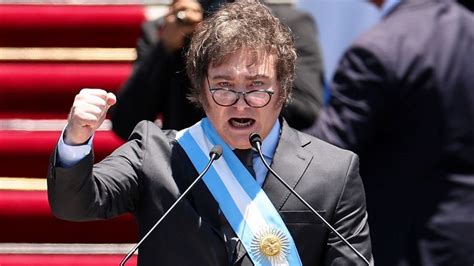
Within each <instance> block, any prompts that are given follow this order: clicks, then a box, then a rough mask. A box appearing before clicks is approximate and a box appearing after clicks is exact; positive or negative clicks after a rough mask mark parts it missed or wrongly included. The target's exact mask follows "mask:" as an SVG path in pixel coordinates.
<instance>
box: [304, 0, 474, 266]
mask: <svg viewBox="0 0 474 266" xmlns="http://www.w3.org/2000/svg"><path fill="white" fill-rule="evenodd" d="M374 2H375V1H374ZM376 2H377V4H378V5H382V3H383V2H384V1H376ZM391 2H393V1H391ZM473 55H474V16H473V14H472V13H471V12H470V11H468V10H467V9H465V8H464V7H462V6H461V5H459V4H458V3H456V2H455V1H450V0H406V1H400V3H396V4H395V5H394V6H392V9H390V10H387V13H386V15H385V17H384V19H383V20H382V21H381V22H380V23H379V24H378V25H376V26H375V27H374V28H373V29H371V30H369V31H368V32H367V33H365V34H363V35H362V36H360V38H358V40H356V41H355V42H354V43H353V45H352V46H351V47H350V48H349V49H348V50H347V52H346V53H345V55H344V57H343V58H342V60H341V62H340V65H339V68H338V70H337V71H336V75H335V77H334V79H333V82H332V85H331V90H332V91H331V93H332V98H331V99H330V102H329V103H328V106H326V107H325V108H324V109H323V110H322V112H321V114H320V118H319V120H318V121H317V122H316V124H315V125H314V126H313V127H312V128H311V129H310V130H308V132H310V133H311V134H313V135H314V136H317V137H319V138H321V139H323V140H326V141H328V142H330V143H333V144H336V145H337V146H340V147H343V148H347V149H349V150H352V151H354V152H356V153H357V154H358V155H359V156H360V158H361V166H360V171H361V176H362V179H363V182H364V186H365V188H366V191H367V204H368V213H369V224H370V226H371V237H372V242H373V251H374V258H375V261H376V262H377V264H379V265H383V266H387V265H388V266H390V265H416V266H418V265H430V266H431V265H449V266H454V265H459V266H461V265H473V263H474V233H473V232H474V60H473Z"/></svg>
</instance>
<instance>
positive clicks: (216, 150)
mask: <svg viewBox="0 0 474 266" xmlns="http://www.w3.org/2000/svg"><path fill="white" fill-rule="evenodd" d="M221 155H222V147H221V146H220V145H216V146H214V147H212V149H211V151H210V152H209V157H210V158H209V162H208V163H207V165H206V167H205V168H204V170H203V171H202V172H201V174H200V175H199V176H198V177H197V178H196V179H195V180H194V181H193V182H192V183H191V185H190V186H189V187H188V188H187V189H186V190H185V191H184V192H183V194H181V196H179V197H178V199H177V200H176V201H175V202H174V203H173V205H171V207H170V208H169V209H168V210H167V211H166V212H165V213H164V214H163V216H161V218H160V219H159V220H158V221H157V222H156V223H155V225H153V227H152V228H150V230H148V233H146V235H145V236H143V237H142V239H141V240H140V242H138V243H137V244H136V245H135V246H134V247H133V248H132V249H131V250H130V251H129V252H128V254H127V256H125V258H123V260H122V261H121V262H120V266H124V265H125V263H126V262H127V261H128V260H129V259H130V258H131V257H132V255H133V253H135V251H136V250H137V249H138V247H140V245H141V244H142V243H143V242H144V241H145V239H147V238H148V236H149V235H150V234H151V233H152V232H153V231H154V230H155V228H156V227H157V226H158V225H159V224H160V223H161V221H163V220H164V219H165V217H166V216H167V215H168V214H169V213H170V212H171V211H172V210H173V209H174V208H175V207H176V205H178V203H180V202H181V200H182V199H183V198H184V197H186V195H187V194H188V193H189V191H191V189H192V188H193V187H194V185H195V184H196V183H197V182H199V181H200V180H201V179H202V177H203V176H204V175H205V174H206V173H207V171H208V170H209V168H210V167H211V165H212V163H213V162H214V161H215V160H217V159H219V158H220V157H221Z"/></svg>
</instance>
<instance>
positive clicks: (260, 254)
mask: <svg viewBox="0 0 474 266" xmlns="http://www.w3.org/2000/svg"><path fill="white" fill-rule="evenodd" d="M176 139H177V140H178V143H179V144H180V145H181V146H182V147H183V149H184V150H185V152H186V154H187V155H188V157H189V158H190V159H191V161H192V163H193V165H194V167H195V168H196V170H197V171H198V172H201V171H202V170H203V169H204V167H205V166H206V164H207V162H208V160H209V151H210V150H211V148H212V147H214V146H215V145H221V146H222V148H223V154H222V157H223V158H221V159H220V160H217V161H215V162H214V164H213V165H212V167H211V169H209V172H208V173H207V174H206V175H205V176H204V177H203V180H204V183H205V184H206V186H207V187H208V189H209V191H210V192H211V193H212V195H213V196H214V198H215V199H216V201H217V202H218V203H219V207H220V209H221V211H222V213H223V214H224V215H225V217H226V218H227V220H228V221H229V224H230V226H231V227H232V229H233V230H234V232H235V234H236V235H237V236H238V237H239V239H240V240H241V242H242V244H243V246H244V247H245V249H246V250H247V253H248V254H249V256H250V258H251V260H252V261H253V262H254V264H255V265H302V263H301V259H300V257H299V254H298V251H297V249H296V246H295V243H294V241H293V238H292V237H291V235H290V233H289V231H288V229H287V228H286V226H285V224H284V223H283V221H282V219H281V217H280V215H279V214H278V211H277V210H276V209H275V207H274V206H273V204H272V203H271V201H270V200H269V199H268V197H267V195H266V194H265V192H264V191H263V189H262V188H261V187H260V186H259V185H258V184H257V182H256V181H255V179H254V178H253V177H252V175H251V174H250V173H249V171H248V170H247V169H246V168H245V166H244V165H243V164H242V163H241V162H240V160H239V159H238V158H237V156H236V155H235V154H234V153H233V151H232V150H231V148H230V147H229V146H228V145H227V144H226V143H225V142H224V141H223V140H222V139H221V138H220V136H219V135H218V134H217V132H216V130H215V129H214V127H213V126H212V124H211V123H210V122H209V120H208V119H207V118H203V119H202V120H201V121H200V122H198V123H196V124H195V125H194V126H192V127H190V128H187V129H184V130H181V131H179V132H178V133H177V135H176Z"/></svg>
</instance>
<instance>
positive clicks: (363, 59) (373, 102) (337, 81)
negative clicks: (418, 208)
mask: <svg viewBox="0 0 474 266" xmlns="http://www.w3.org/2000/svg"><path fill="white" fill-rule="evenodd" d="M374 51H375V49H367V48H363V47H352V48H351V49H349V50H348V51H347V52H346V53H345V55H344V57H343V58H342V60H341V62H340V64H339V67H338V69H337V70H336V73H335V76H334V80H333V82H332V84H331V98H330V101H329V103H328V105H327V106H325V107H324V108H323V109H322V111H321V113H320V116H319V119H318V121H317V123H316V124H315V125H314V126H313V127H312V128H310V129H309V130H308V131H307V133H309V134H311V135H313V136H316V137H318V138H320V139H323V140H325V141H327V142H330V143H332V144H334V145H336V146H339V147H341V148H345V149H349V150H351V151H354V152H356V153H358V154H359V153H360V152H362V151H361V148H362V147H365V146H366V145H367V142H369V141H370V140H371V139H372V138H373V137H374V136H375V134H376V132H375V131H374V130H375V129H376V128H379V127H378V124H379V123H383V121H384V120H383V118H387V117H389V114H387V113H384V112H385V110H390V109H391V108H388V105H390V104H391V103H393V102H395V101H396V96H390V95H389V91H393V90H391V89H390V88H387V87H386V86H387V85H386V84H389V82H387V80H388V79H389V78H390V77H389V76H388V75H387V69H386V67H385V66H386V64H384V63H382V62H383V60H381V57H380V56H376V55H375V53H374ZM378 54H381V53H378Z"/></svg>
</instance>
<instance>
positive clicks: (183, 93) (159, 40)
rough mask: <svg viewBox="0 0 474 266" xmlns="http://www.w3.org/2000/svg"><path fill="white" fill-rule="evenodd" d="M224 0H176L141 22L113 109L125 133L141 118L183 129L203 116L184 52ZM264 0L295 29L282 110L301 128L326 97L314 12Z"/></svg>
mask: <svg viewBox="0 0 474 266" xmlns="http://www.w3.org/2000/svg"><path fill="white" fill-rule="evenodd" d="M225 2H226V1H225V0H201V1H196V0H174V1H173V2H172V3H171V4H170V6H169V11H168V13H167V14H166V15H165V16H164V17H163V18H160V19H158V20H155V21H151V22H147V23H145V24H144V25H143V36H142V37H141V38H140V40H139V41H138V47H137V60H136V62H135V64H134V71H133V73H132V75H131V77H130V78H129V80H128V81H127V82H126V84H125V85H124V86H123V87H122V88H121V91H120V92H119V95H118V98H117V104H116V105H115V106H114V107H113V108H112V110H111V116H112V123H113V130H114V131H115V132H116V133H117V134H118V135H119V136H120V137H122V138H124V139H126V138H128V136H129V135H130V133H131V132H132V130H133V128H134V127H135V125H136V124H137V123H138V122H140V121H141V120H150V121H158V122H159V124H161V127H162V128H163V129H182V128H185V127H188V126H191V125H193V124H194V123H195V122H197V121H199V120H200V119H201V118H202V117H203V112H202V111H201V110H199V109H197V108H195V106H194V105H193V104H192V103H190V102H189V101H188V100H187V96H188V95H189V92H190V87H191V85H190V83H189V79H188V77H187V76H186V71H185V65H184V61H185V60H184V52H185V51H186V49H187V46H188V43H189V38H190V36H191V34H192V33H193V31H194V29H195V27H196V25H198V24H199V23H200V22H201V21H202V19H203V18H204V17H206V16H207V15H208V14H210V13H212V12H213V10H215V9H216V8H217V7H219V5H221V4H223V3H225ZM276 2H278V3H272V1H265V4H266V5H267V6H268V7H269V8H270V9H271V11H272V12H273V14H274V15H275V16H276V17H278V18H279V19H280V20H281V21H282V22H283V23H284V24H286V25H287V26H288V27H290V29H291V30H292V32H293V34H294V37H295V41H296V49H297V53H298V59H297V60H298V61H297V67H296V78H295V81H294V83H293V86H294V89H293V94H292V96H291V97H292V99H291V101H290V102H289V104H288V105H287V106H286V107H285V108H284V109H283V111H282V114H283V116H284V117H285V118H286V120H287V121H288V123H289V124H290V125H291V126H293V127H295V128H297V129H303V128H307V127H309V126H311V124H312V123H313V121H314V120H315V119H316V118H317V116H318V112H319V109H320V107H321V105H322V101H323V79H324V76H323V62H322V58H321V51H320V47H319V43H318V38H317V35H316V24H315V22H314V20H313V18H312V17H311V15H309V14H307V13H304V12H301V11H298V10H297V9H296V8H295V7H294V6H293V4H292V3H291V1H287V2H286V3H285V1H276Z"/></svg>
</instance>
